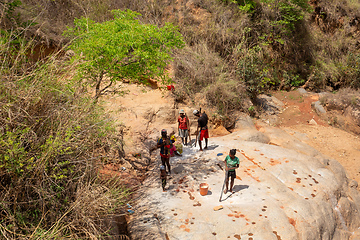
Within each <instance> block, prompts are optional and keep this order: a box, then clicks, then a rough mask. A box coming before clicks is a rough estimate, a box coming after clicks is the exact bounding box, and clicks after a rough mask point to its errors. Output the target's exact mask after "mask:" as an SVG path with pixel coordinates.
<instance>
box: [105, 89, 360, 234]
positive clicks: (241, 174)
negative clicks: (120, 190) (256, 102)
mask: <svg viewBox="0 0 360 240" xmlns="http://www.w3.org/2000/svg"><path fill="white" fill-rule="evenodd" d="M124 89H125V90H128V91H129V93H128V94H127V95H125V96H122V97H121V96H120V97H119V96H108V97H107V98H106V99H105V102H106V108H107V109H108V111H109V112H110V113H111V115H112V116H113V117H114V118H115V119H116V120H117V121H119V122H122V123H124V124H125V125H126V131H125V137H124V140H125V142H126V145H125V150H126V152H127V154H128V156H130V157H127V158H128V159H127V160H128V163H132V164H133V165H134V163H135V161H133V162H132V160H131V155H132V154H133V153H134V152H135V153H138V152H140V153H141V155H142V156H143V157H142V158H141V159H137V160H136V161H137V162H139V165H138V166H139V167H141V165H144V164H145V163H155V166H156V167H155V168H154V169H152V170H151V171H150V172H147V174H146V175H147V176H148V177H147V179H146V180H145V181H144V182H143V183H142V186H141V187H140V190H139V191H138V192H137V198H136V199H135V202H134V204H132V205H133V210H134V211H135V213H134V214H133V215H131V219H130V221H129V231H130V233H131V236H132V238H133V239H352V240H354V239H359V238H358V236H360V233H359V231H358V228H359V224H360V219H359V205H360V197H359V192H358V190H357V188H358V183H357V181H359V179H360V175H359V172H360V170H359V169H360V165H359V163H358V161H357V159H358V157H359V149H360V141H359V139H358V138H357V137H356V136H354V135H352V134H350V133H347V132H344V131H342V130H340V129H336V128H332V127H330V126H328V125H327V124H326V122H325V121H323V120H322V119H321V118H320V117H319V116H318V115H317V114H316V111H315V110H314V109H312V108H311V103H313V102H315V101H318V99H319V98H318V96H317V95H313V94H310V93H306V94H302V95H301V94H300V93H299V92H297V93H294V92H291V93H283V92H280V93H279V94H278V95H277V96H276V97H277V98H278V99H280V101H282V102H284V108H283V109H282V110H280V112H279V113H277V115H271V117H272V118H273V119H272V120H271V121H266V119H265V122H268V124H265V123H262V121H254V119H251V118H249V117H248V116H240V117H239V119H237V121H236V124H235V129H234V130H233V133H231V134H229V132H228V131H227V130H226V129H224V128H221V127H219V128H218V129H211V130H210V145H209V149H208V150H206V151H204V152H199V151H198V147H197V148H195V147H194V145H192V146H185V147H184V148H183V149H184V153H183V156H182V157H174V158H172V159H171V164H172V170H173V174H172V178H171V179H169V180H168V185H167V187H168V189H167V192H165V193H163V192H162V190H161V186H160V179H159V165H160V159H159V156H158V155H159V154H158V151H159V150H158V149H155V151H154V149H153V146H154V144H156V139H157V138H158V137H159V131H160V130H161V129H162V128H165V129H167V130H168V132H172V131H174V132H177V124H176V118H177V115H178V110H179V109H185V111H186V112H187V114H188V116H189V117H190V121H191V126H192V131H193V130H194V128H195V127H196V118H194V117H193V116H192V114H191V113H192V110H193V109H194V108H196V107H195V106H185V105H183V106H181V105H175V104H174V103H173V101H172V99H171V96H170V95H171V93H170V92H167V91H161V90H158V89H156V90H154V89H151V88H149V87H144V86H136V85H125V86H124ZM272 99H274V98H272ZM311 120H314V121H315V122H316V123H317V124H314V125H311V124H310V121H311ZM270 125H272V126H273V127H270ZM281 129H282V130H281ZM215 136H219V137H215ZM192 143H194V136H193V137H192ZM231 148H236V149H238V150H239V151H238V153H237V156H238V157H239V158H240V161H241V164H240V168H239V169H238V170H237V175H238V178H239V179H236V180H235V187H234V190H235V193H233V194H230V193H227V194H225V195H223V198H222V201H221V202H219V197H220V192H221V188H222V186H223V181H224V172H223V171H222V168H224V165H223V159H224V158H225V156H226V155H227V154H228V152H229V149H231ZM219 153H220V154H221V153H222V154H223V155H222V156H217V155H218V154H219ZM334 159H337V160H338V161H339V162H340V163H341V164H340V163H339V162H338V161H336V160H334ZM141 161H142V162H141ZM128 165H129V164H128ZM128 165H127V166H128ZM343 166H344V167H345V168H346V171H345V169H344V168H343ZM240 179H241V180H240ZM353 179H354V180H353ZM355 180H356V181H355ZM201 183H207V184H209V186H210V188H209V192H208V194H207V195H206V196H201V195H200V193H199V185H200V184H201ZM214 208H219V210H217V211H214Z"/></svg>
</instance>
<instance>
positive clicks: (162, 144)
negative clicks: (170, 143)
mask: <svg viewBox="0 0 360 240" xmlns="http://www.w3.org/2000/svg"><path fill="white" fill-rule="evenodd" d="M160 141H161V140H159V141H158V142H157V144H156V146H157V147H158V148H161V147H162V146H164V144H165V143H164V141H162V143H160Z"/></svg>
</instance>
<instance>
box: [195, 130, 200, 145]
mask: <svg viewBox="0 0 360 240" xmlns="http://www.w3.org/2000/svg"><path fill="white" fill-rule="evenodd" d="M199 135H200V133H199V134H198V133H196V138H195V147H196V143H197V141H198V137H199Z"/></svg>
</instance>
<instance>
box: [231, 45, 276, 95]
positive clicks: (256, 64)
mask: <svg viewBox="0 0 360 240" xmlns="http://www.w3.org/2000/svg"><path fill="white" fill-rule="evenodd" d="M240 52H241V56H242V57H241V58H240V60H239V62H238V65H237V74H238V76H239V77H240V78H241V79H242V81H243V82H244V83H245V85H246V87H247V91H248V92H249V93H250V94H251V95H252V97H254V96H255V95H257V94H260V93H263V92H265V91H267V90H268V89H270V88H271V87H272V86H274V85H275V84H276V82H275V81H274V80H273V79H274V78H273V76H272V75H271V72H270V68H269V65H268V64H267V63H266V62H264V61H263V56H262V49H261V48H260V47H259V46H255V47H253V48H250V49H248V50H245V49H241V50H240Z"/></svg>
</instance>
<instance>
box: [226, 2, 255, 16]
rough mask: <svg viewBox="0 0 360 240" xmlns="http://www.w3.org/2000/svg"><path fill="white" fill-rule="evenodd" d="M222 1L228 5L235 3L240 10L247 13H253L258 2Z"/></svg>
mask: <svg viewBox="0 0 360 240" xmlns="http://www.w3.org/2000/svg"><path fill="white" fill-rule="evenodd" d="M221 1H222V2H224V3H226V4H229V3H234V4H236V5H238V7H239V9H240V10H242V11H244V12H246V13H252V12H253V11H254V9H255V7H256V2H255V1H253V0H221Z"/></svg>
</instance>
